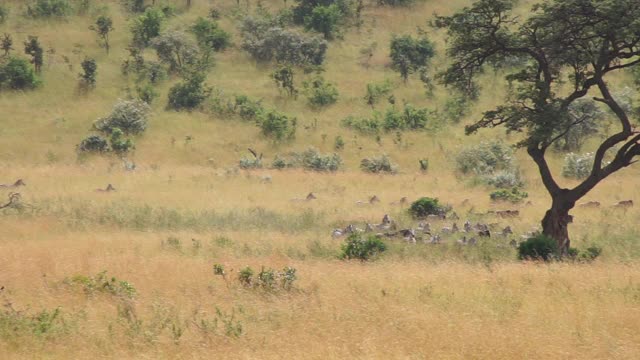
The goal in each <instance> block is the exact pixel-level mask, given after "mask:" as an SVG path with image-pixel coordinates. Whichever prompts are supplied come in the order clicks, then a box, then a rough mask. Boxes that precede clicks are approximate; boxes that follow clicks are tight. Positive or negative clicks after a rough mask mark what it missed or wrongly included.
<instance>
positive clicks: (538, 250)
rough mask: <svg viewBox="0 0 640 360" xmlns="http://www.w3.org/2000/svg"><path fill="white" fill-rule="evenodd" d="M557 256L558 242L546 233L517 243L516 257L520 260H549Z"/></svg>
mask: <svg viewBox="0 0 640 360" xmlns="http://www.w3.org/2000/svg"><path fill="white" fill-rule="evenodd" d="M559 256H560V250H559V248H558V243H557V242H556V241H555V240H554V239H552V238H550V237H548V236H546V235H538V236H535V237H532V238H529V239H527V240H525V241H523V242H521V243H520V245H518V259H520V260H538V261H540V260H542V261H551V260H554V259H558V258H559Z"/></svg>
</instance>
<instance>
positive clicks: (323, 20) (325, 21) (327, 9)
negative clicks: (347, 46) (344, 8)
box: [304, 4, 342, 40]
mask: <svg viewBox="0 0 640 360" xmlns="http://www.w3.org/2000/svg"><path fill="white" fill-rule="evenodd" d="M341 18H342V12H341V11H340V8H339V7H338V6H337V5H336V4H332V5H329V6H316V7H314V8H313V10H312V11H311V14H309V15H308V16H306V17H305V18H304V25H305V27H306V28H307V30H314V31H317V32H319V33H321V34H322V35H324V38H325V39H327V40H331V39H333V38H334V37H335V36H336V33H337V32H338V25H339V22H340V19H341Z"/></svg>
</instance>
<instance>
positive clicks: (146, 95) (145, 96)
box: [136, 84, 160, 105]
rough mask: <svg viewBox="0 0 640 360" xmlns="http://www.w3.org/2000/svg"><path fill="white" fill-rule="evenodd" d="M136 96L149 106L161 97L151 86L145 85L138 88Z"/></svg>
mask: <svg viewBox="0 0 640 360" xmlns="http://www.w3.org/2000/svg"><path fill="white" fill-rule="evenodd" d="M136 94H137V95H138V99H140V100H142V101H144V102H145V103H147V104H149V105H151V103H152V102H153V100H154V99H155V98H157V97H158V96H159V95H160V94H159V93H158V92H157V91H156V89H155V88H154V87H153V86H152V85H151V84H143V85H141V86H137V87H136Z"/></svg>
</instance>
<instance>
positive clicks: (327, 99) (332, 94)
mask: <svg viewBox="0 0 640 360" xmlns="http://www.w3.org/2000/svg"><path fill="white" fill-rule="evenodd" d="M304 89H305V94H306V96H307V100H308V101H309V104H310V105H311V106H313V107H323V106H329V105H331V104H335V102H336V101H338V89H336V87H335V86H334V85H333V84H332V83H329V82H325V80H324V79H323V78H322V77H316V78H315V79H313V80H311V81H305V82H304Z"/></svg>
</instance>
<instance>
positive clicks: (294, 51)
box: [240, 16, 327, 66]
mask: <svg viewBox="0 0 640 360" xmlns="http://www.w3.org/2000/svg"><path fill="white" fill-rule="evenodd" d="M240 32H241V35H242V38H243V40H242V45H241V47H242V49H243V50H245V51H246V52H248V53H249V55H251V57H253V58H254V59H255V60H256V61H258V62H271V61H276V62H278V63H280V64H290V65H298V66H300V65H305V66H309V65H311V66H317V65H321V64H322V62H323V61H324V57H325V53H326V51H327V42H326V41H325V40H324V39H322V38H320V37H318V36H310V35H306V34H302V33H300V32H298V31H296V30H291V29H284V28H282V27H280V26H279V25H278V24H277V23H275V22H274V21H273V20H272V19H265V18H257V17H251V16H248V17H246V18H244V20H243V21H242V24H241V27H240Z"/></svg>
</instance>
